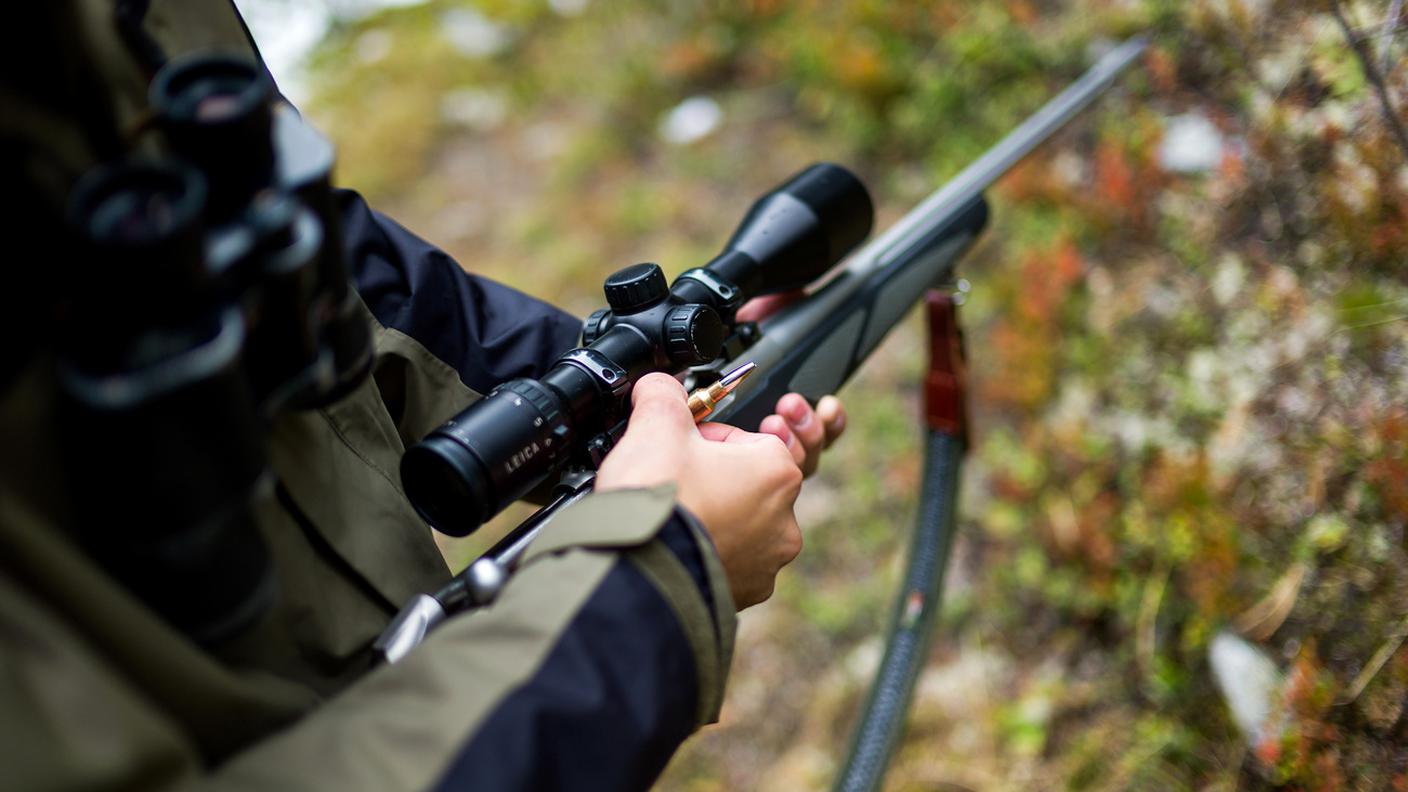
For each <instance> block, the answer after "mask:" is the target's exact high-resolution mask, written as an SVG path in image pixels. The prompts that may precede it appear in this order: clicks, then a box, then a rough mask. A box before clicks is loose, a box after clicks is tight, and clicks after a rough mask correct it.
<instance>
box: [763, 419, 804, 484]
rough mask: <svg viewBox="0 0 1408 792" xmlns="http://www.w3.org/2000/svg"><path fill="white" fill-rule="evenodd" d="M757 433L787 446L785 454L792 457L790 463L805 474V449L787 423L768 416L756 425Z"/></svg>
mask: <svg viewBox="0 0 1408 792" xmlns="http://www.w3.org/2000/svg"><path fill="white" fill-rule="evenodd" d="M758 433H759V434H766V435H772V436H773V437H776V438H777V439H779V440H781V441H782V443H783V445H785V446H787V453H789V454H791V455H792V461H793V462H794V463H796V465H797V467H799V468H802V469H803V471H804V472H805V470H806V468H805V465H806V464H807V449H806V447H805V446H803V445H802V443H801V442H799V441H798V439H797V435H796V434H795V433H794V432H793V431H792V430H791V429H789V428H788V426H787V421H786V420H784V419H783V417H782V416H780V415H769V416H768V417H766V418H764V419H763V422H762V423H760V424H758Z"/></svg>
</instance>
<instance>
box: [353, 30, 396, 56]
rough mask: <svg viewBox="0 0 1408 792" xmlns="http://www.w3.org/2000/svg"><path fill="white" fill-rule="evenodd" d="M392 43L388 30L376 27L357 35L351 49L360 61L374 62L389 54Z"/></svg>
mask: <svg viewBox="0 0 1408 792" xmlns="http://www.w3.org/2000/svg"><path fill="white" fill-rule="evenodd" d="M392 43H393V42H392V39H391V33H390V31H386V30H381V29H379V28H378V29H373V30H368V31H367V32H366V33H363V34H362V35H360V36H358V37H357V40H356V41H355V42H354V43H353V44H352V51H353V52H355V53H356V54H357V60H359V61H361V62H362V63H376V62H377V61H379V60H382V59H383V58H385V57H386V56H387V55H390V54H391V46H392Z"/></svg>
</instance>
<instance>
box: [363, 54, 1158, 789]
mask: <svg viewBox="0 0 1408 792" xmlns="http://www.w3.org/2000/svg"><path fill="white" fill-rule="evenodd" d="M1144 47H1145V42H1144V40H1143V39H1134V40H1130V41H1128V42H1125V43H1124V44H1122V45H1120V46H1118V47H1116V48H1114V49H1113V50H1111V51H1110V52H1109V53H1107V54H1106V55H1105V56H1104V57H1102V58H1101V59H1100V61H1099V62H1098V63H1096V64H1095V65H1094V66H1093V67H1092V68H1091V69H1090V70H1089V71H1087V72H1086V73H1085V74H1084V75H1083V76H1082V77H1081V78H1080V79H1079V80H1077V81H1076V82H1075V83H1074V84H1072V85H1071V86H1070V87H1068V88H1067V89H1066V90H1064V91H1063V92H1061V94H1059V95H1058V96H1056V97H1055V98H1054V99H1052V100H1051V101H1050V102H1048V103H1047V104H1046V105H1045V106H1044V107H1042V108H1041V109H1040V110H1038V111H1037V113H1036V114H1035V115H1033V116H1031V117H1030V118H1028V119H1027V120H1026V121H1024V122H1023V123H1022V124H1021V125H1020V126H1018V127H1017V128H1016V129H1015V130H1013V131H1012V132H1011V133H1009V134H1008V135H1007V137H1005V138H1003V139H1002V140H1001V141H1000V142H999V143H998V144H997V145H996V146H994V147H993V148H992V149H990V150H988V151H987V152H986V153H985V154H983V156H982V157H980V158H979V159H978V160H977V161H976V162H974V163H973V164H971V165H969V166H968V167H967V168H966V169H965V170H963V171H962V172H961V173H960V174H958V176H957V177H955V178H954V179H953V180H952V181H950V182H949V183H948V184H946V185H944V186H943V187H942V188H940V189H939V190H938V191H937V192H935V193H933V194H932V195H930V196H929V197H928V198H926V199H925V200H924V201H923V202H922V203H920V204H919V206H917V207H916V208H915V209H913V210H912V211H910V212H909V214H907V215H905V216H904V217H903V218H902V219H901V220H900V221H899V222H897V223H895V225H893V226H892V227H890V228H889V229H888V230H886V231H885V232H884V233H882V234H880V235H879V236H878V237H876V238H875V239H873V240H872V241H870V242H869V243H867V244H865V245H864V246H863V247H860V248H859V249H858V250H855V252H854V253H851V251H852V249H854V248H855V247H856V246H857V245H859V244H860V243H861V242H862V241H863V240H864V239H865V237H866V236H867V235H868V234H869V233H870V229H871V225H872V222H873V207H872V204H871V200H870V197H869V195H868V194H867V192H866V190H865V187H864V186H863V185H862V184H861V183H860V181H859V180H858V179H857V178H856V177H855V176H853V175H852V174H851V173H850V172H848V171H846V170H845V169H844V168H841V167H839V166H836V165H831V164H819V165H813V166H811V167H809V168H807V169H805V170H803V171H801V172H800V173H798V174H797V175H796V176H794V177H792V178H791V179H790V180H788V181H787V182H786V183H784V184H783V185H782V186H781V187H778V188H777V189H776V190H773V191H772V192H770V193H768V194H767V195H765V196H763V197H762V198H760V199H759V200H758V201H757V202H756V203H754V204H753V206H752V208H751V209H750V210H749V212H748V213H747V215H746V216H745V217H744V219H743V221H742V223H741V224H740V225H739V228H738V230H737V231H736V232H735V233H734V235H733V237H732V238H731V239H730V240H729V243H728V245H727V246H726V247H725V249H724V251H723V252H722V253H720V254H719V255H718V256H717V257H715V258H714V259H713V260H712V261H710V262H709V263H708V264H706V265H705V266H703V267H699V268H695V269H691V270H687V271H686V272H684V273H682V274H681V275H679V276H678V277H676V278H675V280H674V281H673V283H669V284H667V283H666V280H665V276H664V274H663V272H662V271H661V270H660V268H659V267H658V266H656V265H655V264H637V265H634V266H631V267H627V268H625V269H623V270H620V271H618V272H616V273H615V274H613V275H612V276H610V277H609V278H607V280H606V283H605V292H606V297H607V302H608V304H609V306H610V307H609V308H604V309H602V310H599V311H597V312H595V313H593V314H592V315H591V316H589V317H588V318H587V320H586V321H585V323H584V327H583V331H582V342H583V345H582V346H581V347H578V348H576V349H573V350H571V351H569V352H567V353H566V354H565V355H563V356H562V357H561V358H560V359H559V360H558V362H557V363H556V364H554V366H553V367H552V368H551V369H550V370H549V371H548V372H547V373H546V374H545V375H544V376H543V377H542V378H541V379H537V380H533V379H517V380H512V381H509V382H506V383H504V384H502V385H500V386H499V387H498V388H496V389H494V390H493V391H492V392H490V393H489V394H488V395H487V396H486V397H485V398H484V399H482V400H480V401H478V402H476V403H475V404H473V405H471V406H470V407H469V408H467V409H466V410H464V411H463V412H461V413H460V414H458V415H456V416H455V417H454V418H453V419H451V420H450V421H448V422H446V423H445V425H443V426H441V427H440V428H438V429H436V430H435V431H434V432H432V433H431V434H430V435H429V436H427V437H426V438H425V439H424V440H422V441H421V442H420V443H418V444H417V445H415V446H413V447H412V448H411V449H410V450H408V451H407V452H406V455H405V457H404V458H403V460H402V466H401V476H402V481H403V484H404V486H405V490H406V494H407V496H408V497H409V498H410V500H411V503H412V504H413V505H414V506H415V508H416V510H417V511H418V512H419V513H420V514H421V516H422V517H424V518H425V519H426V521H427V522H429V523H430V524H431V525H432V526H434V527H435V528H437V529H439V530H441V531H442V532H445V533H448V534H451V535H455V536H463V535H466V534H468V533H470V532H471V531H473V530H474V529H476V528H478V527H479V525H481V524H482V523H483V522H485V521H486V520H488V519H489V518H490V517H492V516H493V515H495V514H497V513H498V512H499V511H501V510H502V509H503V508H504V507H505V506H507V505H508V504H509V503H512V502H513V501H515V500H518V499H519V498H522V497H523V496H524V495H526V494H528V493H529V492H530V491H533V490H535V489H537V488H539V487H540V486H541V485H542V484H544V482H546V481H547V480H549V479H550V477H554V476H555V477H557V479H558V483H557V485H556V488H555V489H554V491H553V493H554V494H553V496H552V499H551V501H550V502H549V503H548V504H547V505H546V506H544V507H543V508H542V509H540V510H539V511H538V512H537V513H535V514H534V515H533V516H532V517H530V518H529V519H528V520H527V521H525V522H524V523H522V524H521V525H519V526H518V527H517V528H515V529H513V530H512V531H510V532H509V533H508V534H507V535H506V536H505V537H504V538H503V539H502V540H500V541H499V542H498V543H497V544H495V545H494V546H493V547H492V548H490V549H489V550H488V551H487V552H486V553H484V555H483V556H481V557H480V558H479V559H477V560H476V561H474V562H473V563H472V564H470V565H469V567H468V568H467V569H466V570H465V571H464V572H462V573H460V574H459V575H457V576H456V577H455V578H454V579H453V580H452V582H451V583H450V584H448V585H447V586H445V587H444V588H443V589H441V590H440V591H437V592H435V593H434V594H422V595H418V596H417V597H416V598H414V599H413V600H412V601H411V602H409V603H407V605H406V606H405V607H404V608H403V609H402V611H401V613H400V614H398V615H397V617H396V618H395V619H394V620H393V621H392V623H391V624H390V625H389V626H388V627H387V629H386V631H385V632H383V633H382V635H381V637H380V638H378V639H377V641H376V644H375V647H374V648H375V650H376V651H377V653H378V654H379V655H380V656H381V657H382V658H383V659H385V660H386V661H388V662H395V661H396V660H398V659H400V658H401V657H404V656H405V655H406V653H408V652H409V651H411V650H412V649H413V648H414V647H415V646H416V645H418V644H419V643H420V642H421V641H422V640H423V639H424V637H425V635H426V634H427V633H428V632H429V631H430V630H432V629H433V628H434V627H435V626H436V625H437V624H439V623H440V622H442V621H444V619H445V618H447V617H448V616H449V615H451V614H453V613H455V612H457V611H462V610H466V609H469V608H473V607H478V606H482V605H485V604H487V603H489V602H492V601H493V599H494V598H495V597H496V596H497V595H498V593H499V591H500V590H501V588H502V587H503V585H504V583H505V581H506V580H507V578H508V576H509V575H510V574H511V573H512V571H513V570H514V568H515V566H516V565H517V563H518V561H519V560H520V559H521V558H522V556H523V553H524V551H525V550H526V549H527V547H528V545H529V544H530V543H531V542H532V541H533V539H534V538H535V537H536V536H537V535H538V534H539V533H541V532H542V531H544V530H549V531H550V530H551V522H552V518H553V516H554V515H555V514H556V513H557V512H558V511H560V510H561V509H562V508H563V507H565V506H567V505H569V504H571V503H573V502H575V501H577V500H579V499H581V498H582V497H583V496H585V495H586V494H587V493H588V492H589V491H590V490H591V487H592V481H593V477H594V471H595V470H596V467H597V466H598V465H599V464H600V462H601V460H602V459H603V458H604V457H605V455H606V453H607V452H609V451H610V450H611V447H612V446H613V445H614V443H615V442H616V441H617V440H618V439H619V438H620V436H621V434H622V433H623V432H624V430H625V426H626V419H627V417H628V415H629V410H630V390H631V387H632V385H634V383H635V382H636V381H637V380H638V379H640V378H641V377H643V376H645V375H646V374H648V373H651V372H655V371H665V372H669V373H672V374H676V375H684V377H685V384H686V387H689V388H690V389H692V390H693V389H696V388H708V387H709V386H711V385H714V386H715V387H714V388H713V389H712V390H710V391H706V393H712V394H713V396H712V397H710V406H711V407H712V412H711V414H710V416H709V417H710V418H711V419H712V420H716V421H721V422H725V423H731V424H735V425H737V426H741V427H743V428H746V429H756V428H757V426H758V424H759V423H760V422H761V421H762V419H763V418H765V417H767V416H768V415H769V414H771V413H772V411H773V408H774V405H776V403H777V400H778V399H779V398H780V397H782V396H783V395H784V394H786V393H789V392H797V393H801V394H802V395H803V396H805V397H807V398H808V399H810V400H812V401H813V402H815V401H816V400H817V399H819V398H821V397H822V396H823V395H825V394H828V393H834V392H835V391H836V390H837V389H839V388H840V387H841V386H842V385H843V384H845V382H846V381H847V380H848V379H849V378H850V376H851V375H852V374H853V373H854V372H855V371H856V369H857V368H859V367H860V365H861V363H863V362H864V361H865V359H866V358H867V357H868V356H869V355H870V353H871V352H873V351H874V350H875V348H876V347H877V346H878V345H879V344H880V342H881V341H882V340H883V339H884V338H885V336H886V335H887V334H888V333H889V331H890V329H891V328H893V327H894V326H895V324H896V323H898V322H899V321H900V319H902V318H903V317H904V316H905V314H906V313H908V312H909V310H910V309H911V308H912V307H913V306H914V305H915V304H916V303H918V302H920V301H921V300H923V299H924V298H925V295H926V294H929V295H930V296H929V299H928V310H929V317H930V336H931V338H930V342H931V343H930V348H931V352H932V359H931V366H930V372H929V375H928V377H927V378H926V396H927V406H926V423H927V426H928V429H929V442H928V448H927V456H926V465H925V467H926V480H925V489H924V493H923V495H922V496H921V500H920V514H919V519H918V526H917V529H916V532H915V537H914V539H913V544H912V546H911V551H910V563H909V566H908V571H907V573H906V578H905V580H904V582H903V585H902V588H901V590H900V598H899V601H898V602H897V605H896V609H895V616H894V619H893V623H892V628H891V636H890V642H889V645H888V646H887V650H886V653H885V657H884V660H883V661H882V663H881V666H880V670H879V671H878V672H877V677H876V682H875V685H874V686H873V688H872V691H871V695H870V700H869V703H868V705H867V707H866V710H865V711H864V712H863V715H862V722H861V725H860V727H859V729H858V731H857V733H856V738H855V742H854V744H853V747H852V754H851V757H850V760H849V761H848V763H847V765H846V766H845V768H844V769H843V771H842V774H841V776H840V777H839V779H838V787H839V788H845V789H870V788H874V787H876V786H877V785H878V783H879V780H880V778H881V777H882V776H883V773H884V768H885V766H886V764H887V762H888V759H889V754H890V751H891V748H892V747H893V745H894V742H895V740H896V739H897V738H898V736H899V729H900V727H901V725H902V722H903V717H904V714H905V712H906V710H907V708H908V701H909V694H910V692H911V690H912V688H913V682H914V678H915V675H916V674H917V672H918V669H919V667H920V666H921V665H922V660H923V656H924V650H925V648H926V647H927V638H928V629H929V626H930V625H931V624H932V622H933V621H934V619H933V618H932V617H933V616H934V615H935V613H936V609H937V605H938V601H939V593H940V588H941V584H942V579H943V571H944V567H945V563H946V559H947V555H948V547H949V544H950V541H951V538H952V529H953V524H954V514H955V508H954V506H955V503H954V501H955V495H956V489H957V481H958V471H959V463H960V461H961V457H962V454H963V448H964V446H965V441H966V438H965V432H966V429H965V425H964V423H965V422H964V417H963V414H964V406H963V377H962V369H963V364H962V350H961V345H960V340H959V335H958V327H957V323H956V318H955V312H954V301H952V300H951V299H949V298H948V297H947V296H946V295H944V294H942V293H939V292H936V291H933V290H934V289H935V288H936V287H939V286H942V285H945V284H948V283H950V282H951V281H952V279H953V273H954V268H955V266H956V264H957V262H958V259H959V258H960V257H961V256H962V255H963V254H964V253H965V252H967V251H968V250H969V249H970V248H971V247H972V246H973V244H974V242H975V241H976V240H977V238H978V235H979V234H980V233H981V231H982V230H983V228H984V227H985V225H986V223H987V218H988V205H987V201H986V200H985V198H984V196H983V192H984V190H986V189H987V188H988V187H989V186H991V185H992V184H993V182H995V181H996V180H997V179H998V178H999V177H1001V176H1002V175H1003V174H1004V173H1006V172H1007V171H1008V170H1009V169H1011V168H1012V166H1014V165H1015V164H1016V163H1017V162H1018V161H1020V160H1021V159H1022V158H1023V157H1025V156H1026V155H1027V154H1028V153H1030V152H1031V151H1032V150H1033V149H1034V148H1036V147H1037V146H1038V145H1040V144H1041V143H1042V142H1044V141H1045V140H1046V139H1047V138H1049V137H1050V136H1051V135H1053V134H1054V133H1055V132H1056V131H1057V130H1058V129H1060V128H1061V127H1062V126H1063V125H1064V124H1065V123H1066V122H1067V121H1069V120H1070V119H1071V118H1072V117H1074V116H1075V115H1077V114H1078V113H1080V112H1081V111H1082V110H1084V109H1085V108H1086V107H1088V106H1089V105H1090V104H1091V102H1093V101H1094V100H1095V98H1096V97H1098V96H1099V95H1100V94H1101V93H1102V92H1103V91H1104V90H1105V89H1106V88H1107V87H1108V86H1109V85H1110V84H1111V83H1112V82H1113V81H1114V79H1115V78H1116V77H1117V76H1118V75H1119V74H1120V73H1121V72H1123V71H1124V69H1125V68H1126V67H1128V66H1129V65H1130V63H1132V62H1133V61H1134V59H1135V58H1136V57H1138V55H1139V54H1140V53H1141V52H1142V51H1143V49H1144ZM848 253H850V256H849V258H847V259H846V260H845V262H844V264H842V265H841V266H839V267H836V268H835V269H834V271H833V269H832V268H833V265H836V264H837V263H838V262H840V261H841V259H842V258H844V257H845V256H846V255H847V254H848ZM803 287H808V294H807V296H806V297H805V298H804V299H802V300H799V301H798V302H796V303H794V304H792V305H790V306H788V307H787V308H784V309H782V310H781V311H779V312H777V313H776V314H775V315H773V316H770V317H769V318H767V319H765V320H763V321H762V322H760V323H752V322H741V321H738V319H737V316H736V312H737V309H738V308H739V306H741V305H742V304H743V303H744V302H746V301H747V300H748V299H751V298H753V297H757V296H761V295H765V294H772V293H777V292H784V291H790V290H794V289H799V288H803ZM750 362H751V363H752V364H754V366H755V367H754V368H750V369H747V371H748V372H750V374H751V376H748V377H747V379H746V380H745V381H738V377H737V376H733V377H729V375H730V374H733V373H735V372H738V371H739V370H740V369H741V368H742V367H744V366H746V364H748V363H750ZM725 377H729V378H728V380H727V382H726V384H727V385H728V386H729V387H731V388H732V391H731V392H729V393H727V394H726V395H721V394H722V392H723V391H724V390H726V389H725V388H721V387H719V386H718V385H719V383H720V380H721V378H725Z"/></svg>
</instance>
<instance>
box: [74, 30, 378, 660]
mask: <svg viewBox="0 0 1408 792" xmlns="http://www.w3.org/2000/svg"><path fill="white" fill-rule="evenodd" d="M275 99H276V97H275V94H274V89H273V85H272V83H271V82H270V80H269V79H268V77H267V76H266V74H265V72H264V71H263V70H262V69H261V68H260V67H259V66H257V65H256V64H255V63H254V62H252V61H247V60H241V59H238V58H231V57H223V56H202V57H196V58H190V59H184V60H177V61H172V62H171V63H169V64H167V65H166V66H165V67H163V68H162V69H161V70H160V71H159V72H158V73H157V74H156V76H155V77H154V78H153V80H152V82H151V84H150V86H149V103H150V106H151V109H152V113H153V117H154V120H155V125H154V126H155V130H156V131H157V132H159V133H160V137H161V142H162V143H163V144H164V145H163V146H162V147H161V148H162V150H163V152H164V153H163V156H161V157H160V158H154V159H145V160H138V159H133V160H126V161H122V162H117V163H110V164H102V165H99V166H97V167H95V168H94V169H93V170H91V171H90V172H88V173H87V174H85V175H84V177H83V178H81V179H80V180H79V182H78V183H77V185H76V186H75V188H74V190H73V192H72V193H71V195H70V201H69V207H68V223H69V225H70V226H71V228H72V229H73V231H74V232H75V233H74V235H75V236H76V237H77V238H78V239H79V240H80V242H79V248H80V249H79V253H80V255H79V261H80V265H79V267H78V268H77V273H76V274H77V275H78V277H77V278H76V280H75V283H74V286H73V288H72V290H71V297H70V299H69V304H68V306H67V311H66V318H65V321H64V322H63V323H62V330H61V337H60V344H59V346H60V349H59V360H58V375H59V376H58V379H59V383H60V386H61V389H62V394H63V399H62V407H61V409H62V410H63V411H64V412H63V415H62V417H63V420H62V422H61V426H62V429H63V432H64V436H63V437H62V441H63V443H64V445H65V454H64V456H65V459H66V460H67V464H68V467H69V473H70V475H71V477H72V478H73V479H74V482H75V484H76V485H77V489H78V490H79V491H82V492H85V493H86V497H85V498H84V499H83V503H82V504H80V505H79V507H78V509H77V513H76V515H75V516H76V518H77V525H78V529H79V533H80V534H81V538H82V539H83V541H84V542H85V543H86V544H87V545H88V546H89V547H90V549H91V550H92V552H93V554H94V555H95V556H96V557H97V558H98V559H99V560H100V561H101V562H102V563H103V564H104V565H105V566H106V567H107V568H108V569H109V571H110V572H111V573H112V574H113V575H114V576H115V577H117V578H118V579H119V580H121V581H123V582H124V584H126V585H127V586H128V588H130V589H131V590H133V591H134V593H136V594H137V595H138V596H140V597H141V598H142V599H143V600H144V601H146V602H147V603H148V604H149V605H150V606H151V607H153V608H154V609H155V610H157V611H158V612H159V613H161V614H162V615H163V616H164V617H165V618H167V620H168V621H170V622H171V623H172V624H174V625H175V626H177V627H179V628H180V629H182V630H184V631H185V632H187V633H188V634H189V635H191V636H192V637H195V638H196V639H197V640H200V641H206V642H209V641H216V640H219V639H220V638H221V637H222V636H225V635H229V634H231V633H232V632H233V631H235V630H237V629H238V628H239V627H240V626H242V625H244V624H246V623H248V621H249V619H251V618H252V617H253V616H255V615H257V614H258V613H259V612H261V611H262V609H263V605H265V604H267V603H268V602H269V601H271V599H272V576H271V574H270V571H269V563H268V554H267V550H266V548H265V547H264V545H263V542H262V540H261V539H260V537H259V534H258V532H257V530H256V529H255V527H254V521H253V518H252V515H251V504H252V502H253V499H254V495H255V494H256V492H257V491H258V490H259V488H260V487H262V486H265V485H266V484H267V483H268V481H269V479H270V477H269V476H268V474H267V472H266V471H267V448H266V442H267V441H266V436H267V434H268V423H269V420H270V419H271V418H272V416H273V415H274V414H276V413H277V412H278V411H280V410H282V409H295V408H307V407H315V406H318V405H322V404H327V403H329V402H331V401H333V400H335V399H336V398H338V397H339V396H341V395H342V394H343V393H346V392H347V391H348V390H349V389H350V388H352V387H354V386H355V385H356V384H357V383H358V382H359V381H361V379H362V378H363V377H364V376H365V375H366V373H367V372H368V371H369V370H370V367H371V362H372V341H371V330H370V327H369V326H368V324H367V322H366V320H365V318H364V316H363V315H362V313H361V312H360V307H359V305H358V302H357V295H356V293H355V291H354V290H353V288H352V285H351V283H350V281H349V279H348V272H347V266H346V263H345V261H344V260H343V252H342V248H341V244H340V234H339V232H338V222H337V216H336V213H335V208H334V206H333V200H332V187H331V180H330V179H331V171H332V164H333V149H332V146H331V144H329V143H328V141H327V140H325V139H324V138H322V137H321V136H320V135H319V134H318V133H317V132H316V131H314V130H313V129H312V128H311V127H309V126H308V125H306V124H305V123H304V122H303V121H302V120H301V119H300V118H298V116H297V115H296V114H295V113H294V112H292V109H291V108H287V107H282V106H280V105H279V104H278V103H276V101H275ZM153 504H160V505H159V507H158V508H154V507H153ZM114 518H117V519H119V520H121V521H122V522H123V523H126V524H125V525H123V530H121V531H114V530H112V527H111V523H112V522H113V520H114ZM134 518H135V519H134Z"/></svg>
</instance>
